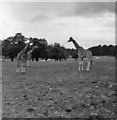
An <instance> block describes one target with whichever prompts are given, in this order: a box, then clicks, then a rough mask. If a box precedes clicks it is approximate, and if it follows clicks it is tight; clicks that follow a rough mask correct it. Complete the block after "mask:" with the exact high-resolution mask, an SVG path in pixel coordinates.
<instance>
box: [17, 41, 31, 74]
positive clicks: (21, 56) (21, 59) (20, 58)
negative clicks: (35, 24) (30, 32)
mask: <svg viewBox="0 0 117 120" xmlns="http://www.w3.org/2000/svg"><path fill="white" fill-rule="evenodd" d="M29 45H30V42H29V43H27V44H26V46H25V47H24V48H23V50H21V51H20V52H19V53H18V55H17V62H18V64H17V69H16V73H19V72H20V71H21V73H22V74H25V69H26V61H27V52H28V50H27V49H28V47H29Z"/></svg>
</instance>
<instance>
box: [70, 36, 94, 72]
mask: <svg viewBox="0 0 117 120" xmlns="http://www.w3.org/2000/svg"><path fill="white" fill-rule="evenodd" d="M68 42H73V44H74V46H75V48H76V50H77V52H78V60H79V70H83V58H87V60H88V64H87V68H86V70H87V71H89V69H90V66H91V64H92V52H91V51H90V50H87V49H84V48H83V47H81V46H80V45H79V44H78V43H77V42H76V41H75V40H74V39H73V38H72V37H70V38H69V40H68Z"/></svg>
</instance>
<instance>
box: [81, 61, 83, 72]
mask: <svg viewBox="0 0 117 120" xmlns="http://www.w3.org/2000/svg"><path fill="white" fill-rule="evenodd" d="M81 67H82V68H81V69H82V71H83V61H82V62H81Z"/></svg>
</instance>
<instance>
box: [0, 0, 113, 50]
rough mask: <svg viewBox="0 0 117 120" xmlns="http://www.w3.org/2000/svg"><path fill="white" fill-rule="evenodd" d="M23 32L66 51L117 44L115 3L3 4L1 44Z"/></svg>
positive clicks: (27, 35)
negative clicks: (75, 45) (73, 40)
mask: <svg viewBox="0 0 117 120" xmlns="http://www.w3.org/2000/svg"><path fill="white" fill-rule="evenodd" d="M17 32H21V33H22V34H23V35H24V36H26V37H37V38H45V39H46V40H47V41H48V43H49V44H50V43H54V42H58V43H60V44H61V45H64V46H65V47H67V48H69V47H70V48H74V46H73V44H71V43H68V42H67V41H68V39H69V37H70V36H72V37H73V38H74V39H75V40H76V41H77V42H78V43H79V44H80V45H81V46H83V47H84V48H89V47H92V46H95V45H99V44H101V45H104V44H106V45H109V44H113V45H114V44H115V3H114V2H7V3H1V4H0V40H3V39H5V38H7V37H8V36H13V35H15V33H17Z"/></svg>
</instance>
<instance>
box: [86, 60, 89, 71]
mask: <svg viewBox="0 0 117 120" xmlns="http://www.w3.org/2000/svg"><path fill="white" fill-rule="evenodd" d="M89 69H90V61H88V65H87V69H86V71H89Z"/></svg>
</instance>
